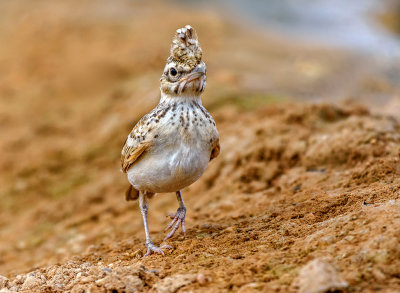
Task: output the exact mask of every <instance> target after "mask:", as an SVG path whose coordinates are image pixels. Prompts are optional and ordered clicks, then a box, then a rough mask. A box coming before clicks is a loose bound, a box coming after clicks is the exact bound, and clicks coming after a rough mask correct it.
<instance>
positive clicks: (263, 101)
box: [0, 0, 400, 274]
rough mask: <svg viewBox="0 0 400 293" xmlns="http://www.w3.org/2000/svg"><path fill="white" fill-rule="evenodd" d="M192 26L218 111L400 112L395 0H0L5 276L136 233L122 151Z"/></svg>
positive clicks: (0, 199)
mask: <svg viewBox="0 0 400 293" xmlns="http://www.w3.org/2000/svg"><path fill="white" fill-rule="evenodd" d="M186 24H190V25H192V26H193V27H194V28H195V29H196V30H197V33H198V36H199V40H200V43H201V45H202V48H203V52H204V55H203V56H204V60H205V62H206V63H207V66H208V71H207V73H208V81H207V89H206V92H205V94H204V96H203V102H204V104H205V105H206V107H207V108H208V109H209V110H210V112H218V111H227V112H229V109H231V108H236V109H239V110H240V111H250V110H252V109H256V108H258V107H260V106H262V105H268V104H271V103H280V102H281V101H292V100H293V101H297V102H298V101H301V102H303V101H324V102H333V103H337V102H342V101H351V102H356V103H360V104H363V105H366V106H367V107H369V108H370V109H371V110H372V111H376V112H381V113H388V114H390V115H393V116H397V117H399V113H400V70H399V69H400V59H399V57H400V4H399V2H398V1H395V0H393V1H390V0H385V1H383V0H359V1H344V0H297V1H290V0H269V1H261V0H251V1H240V0H229V1H228V0H218V1H183V0H181V1H178V0H177V1H135V0H114V1H107V0H97V1H95V0H85V1H77V0H69V1H51V0H37V1H21V0H13V1H11V0H10V1H0V150H1V153H0V172H1V177H0V273H4V274H5V273H9V272H15V271H17V270H21V269H25V268H27V266H33V265H40V264H41V262H47V261H48V260H49V259H55V260H57V259H59V257H61V256H63V255H66V254H68V253H78V252H80V251H81V250H82V249H84V247H86V246H87V245H88V244H90V243H93V242H94V241H97V240H99V239H100V240H103V239H108V238H112V237H116V236H115V235H117V234H118V233H122V234H123V233H126V235H129V233H131V230H130V229H133V228H132V227H130V228H129V227H128V226H127V225H125V224H126V223H130V221H131V220H132V215H133V212H132V213H125V212H124V211H126V209H132V206H128V205H127V204H126V203H125V202H124V201H123V192H124V190H125V187H126V179H125V177H124V176H123V175H122V174H121V173H119V172H118V170H119V156H120V150H121V148H122V146H123V143H124V141H125V138H126V135H127V134H128V133H129V131H130V130H131V128H132V126H133V125H134V123H135V122H136V121H137V120H138V119H139V118H140V117H141V116H142V115H143V114H145V113H146V112H147V111H149V110H150V109H151V108H152V107H153V106H154V105H155V104H156V103H157V102H158V99H159V77H160V75H161V72H162V69H163V67H164V62H165V60H166V58H167V57H168V53H169V47H170V42H171V39H172V36H173V34H174V32H175V30H176V29H177V28H179V27H182V26H184V25H186ZM240 111H239V113H240ZM171 202H172V201H171ZM162 212H164V210H163V211H162ZM111 219H113V220H112V221H111ZM115 219H117V220H115ZM138 219H139V218H138ZM93 223H95V225H96V231H93ZM132 225H136V226H137V229H138V231H141V230H142V223H141V222H140V221H136V222H135V223H134V224H132ZM136 226H135V227H136ZM99 231H100V232H99ZM140 233H141V232H140Z"/></svg>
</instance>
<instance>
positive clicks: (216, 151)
mask: <svg viewBox="0 0 400 293" xmlns="http://www.w3.org/2000/svg"><path fill="white" fill-rule="evenodd" d="M220 151H221V146H220V145H219V139H218V140H217V142H216V145H215V146H214V148H213V149H212V151H211V156H210V161H211V160H212V159H215V158H216V157H218V155H219V152H220Z"/></svg>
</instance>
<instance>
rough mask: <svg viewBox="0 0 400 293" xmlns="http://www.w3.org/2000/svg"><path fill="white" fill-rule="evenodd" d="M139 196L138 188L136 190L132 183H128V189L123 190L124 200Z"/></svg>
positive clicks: (134, 198)
mask: <svg viewBox="0 0 400 293" xmlns="http://www.w3.org/2000/svg"><path fill="white" fill-rule="evenodd" d="M138 198H139V190H136V189H135V188H134V187H133V186H132V185H130V184H129V187H128V189H127V190H126V192H125V200H126V201H130V200H137V199H138Z"/></svg>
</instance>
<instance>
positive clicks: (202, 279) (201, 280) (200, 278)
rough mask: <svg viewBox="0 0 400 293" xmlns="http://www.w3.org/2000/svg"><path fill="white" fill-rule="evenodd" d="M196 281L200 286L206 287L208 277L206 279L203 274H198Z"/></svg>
mask: <svg viewBox="0 0 400 293" xmlns="http://www.w3.org/2000/svg"><path fill="white" fill-rule="evenodd" d="M196 281H197V282H198V283H199V284H200V285H204V284H205V283H207V279H206V277H205V276H204V275H203V274H201V273H198V274H197V276H196Z"/></svg>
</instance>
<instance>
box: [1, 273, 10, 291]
mask: <svg viewBox="0 0 400 293" xmlns="http://www.w3.org/2000/svg"><path fill="white" fill-rule="evenodd" d="M9 281H10V280H9V279H7V278H6V277H4V276H0V289H3V288H6V287H7V286H8V282H9Z"/></svg>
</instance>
